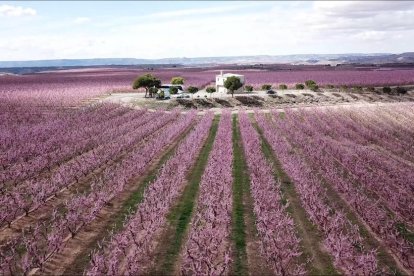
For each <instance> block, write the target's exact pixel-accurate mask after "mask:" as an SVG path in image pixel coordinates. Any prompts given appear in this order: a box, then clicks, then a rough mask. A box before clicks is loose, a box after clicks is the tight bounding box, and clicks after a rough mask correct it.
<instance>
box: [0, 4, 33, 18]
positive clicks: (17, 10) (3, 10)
mask: <svg viewBox="0 0 414 276" xmlns="http://www.w3.org/2000/svg"><path fill="white" fill-rule="evenodd" d="M36 14H37V12H36V10H35V9H32V8H24V7H20V6H11V5H0V16H7V17H21V16H34V15H36Z"/></svg>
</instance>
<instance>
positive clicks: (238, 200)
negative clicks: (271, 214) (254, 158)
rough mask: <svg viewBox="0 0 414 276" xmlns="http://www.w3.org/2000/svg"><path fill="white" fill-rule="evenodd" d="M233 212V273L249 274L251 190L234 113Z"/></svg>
mask: <svg viewBox="0 0 414 276" xmlns="http://www.w3.org/2000/svg"><path fill="white" fill-rule="evenodd" d="M233 177H234V180H233V212H232V227H233V230H232V239H233V242H234V245H235V252H234V258H235V259H234V264H233V271H232V272H233V273H232V274H233V275H247V274H248V270H247V267H246V265H247V253H246V224H245V221H244V213H245V210H244V204H243V194H245V193H247V192H249V191H248V189H249V183H250V179H249V175H248V173H247V164H246V161H245V159H244V154H243V148H242V144H241V136H240V130H239V126H238V121H237V115H233Z"/></svg>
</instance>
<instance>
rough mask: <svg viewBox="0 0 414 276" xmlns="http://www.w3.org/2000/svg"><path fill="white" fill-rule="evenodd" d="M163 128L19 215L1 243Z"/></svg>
mask: <svg viewBox="0 0 414 276" xmlns="http://www.w3.org/2000/svg"><path fill="white" fill-rule="evenodd" d="M172 123H173V122H172ZM162 129H163V128H160V129H158V130H157V131H156V132H154V133H151V134H150V135H149V136H147V137H145V138H144V139H143V140H140V141H139V142H137V143H136V144H134V145H132V146H130V147H128V148H125V149H123V150H122V151H121V152H120V153H119V154H118V156H117V157H116V158H115V159H113V160H110V161H109V162H107V163H104V164H103V165H101V166H99V167H98V168H96V169H95V170H93V171H92V172H90V173H89V174H87V175H86V176H83V177H82V178H80V179H79V181H78V182H73V183H72V184H70V185H68V186H67V187H65V188H63V189H61V190H60V191H59V192H57V193H56V194H55V195H52V196H50V197H49V198H48V199H47V201H46V202H45V204H43V205H41V206H40V207H38V208H37V209H35V210H32V211H31V212H29V214H28V215H27V216H25V215H22V216H20V217H18V218H17V219H15V220H14V221H13V223H12V225H11V227H10V228H9V227H7V226H5V227H3V228H2V229H1V230H0V245H3V244H4V243H5V242H7V241H9V240H11V239H13V238H15V237H18V236H19V235H21V234H22V231H23V230H25V229H28V228H29V227H31V226H34V225H35V224H36V223H37V222H39V221H41V220H45V219H47V218H48V217H50V214H51V213H52V212H53V210H55V209H57V208H59V207H60V206H62V205H63V204H64V202H65V201H66V200H68V199H69V198H70V197H71V196H72V195H74V194H75V193H77V192H79V191H81V190H85V189H88V188H89V184H90V181H91V180H92V179H94V178H95V177H96V176H98V175H100V174H101V173H103V171H104V170H105V169H107V168H109V167H111V166H112V165H114V164H116V163H118V162H120V161H121V160H122V159H123V158H124V157H126V156H127V155H128V154H129V153H130V152H131V151H133V150H134V149H137V148H139V147H142V146H143V145H144V144H145V143H146V142H148V141H150V140H151V139H153V137H156V135H157V133H158V132H159V131H161V130H162Z"/></svg>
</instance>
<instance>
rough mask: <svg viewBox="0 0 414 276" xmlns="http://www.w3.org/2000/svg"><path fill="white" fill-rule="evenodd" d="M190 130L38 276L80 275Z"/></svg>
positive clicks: (154, 161)
mask: <svg viewBox="0 0 414 276" xmlns="http://www.w3.org/2000/svg"><path fill="white" fill-rule="evenodd" d="M193 126H194V122H193V124H191V125H190V126H189V127H188V129H187V130H186V131H185V132H183V133H182V134H181V135H180V136H179V137H178V138H177V139H176V140H175V141H172V142H171V143H170V145H169V146H168V147H167V148H166V149H165V150H164V151H163V152H162V153H161V154H160V156H159V157H158V158H154V160H153V161H152V162H151V163H150V164H149V167H148V170H147V172H146V173H145V174H143V175H141V176H139V177H137V178H136V179H134V180H132V181H131V182H130V183H129V184H128V186H126V188H125V190H124V191H123V192H122V193H120V194H119V195H117V197H116V198H114V199H113V200H112V201H111V202H110V203H109V204H108V206H106V207H105V208H103V210H102V211H101V213H100V214H99V216H98V217H97V219H95V220H94V221H93V222H92V223H91V224H89V225H87V226H86V227H85V228H83V229H82V230H81V231H80V232H79V233H78V234H76V236H75V237H74V238H72V239H69V240H68V241H67V242H66V245H65V248H64V249H63V250H62V251H61V252H59V253H57V254H55V255H54V256H52V258H51V259H50V260H49V261H48V262H47V263H46V264H45V265H44V268H45V270H44V271H43V272H42V273H41V274H42V275H45V274H49V275H62V274H66V275H80V274H82V273H83V271H84V269H85V267H86V266H87V264H88V263H89V254H90V253H91V252H92V251H93V249H95V248H97V245H98V242H102V241H103V240H104V239H109V238H110V237H111V236H112V233H113V232H111V230H112V231H116V230H119V229H120V228H121V227H122V224H123V221H124V219H125V216H126V215H128V214H129V213H130V212H131V211H133V210H135V209H136V205H137V204H139V202H141V200H142V198H143V192H144V190H145V187H146V185H148V184H149V183H150V182H151V180H153V179H154V178H155V176H156V172H157V171H158V169H159V168H160V167H161V166H162V164H163V163H164V162H165V161H166V160H167V159H168V156H169V155H171V154H172V153H173V152H174V149H175V148H176V147H177V145H178V143H179V142H180V141H181V140H182V139H183V138H184V137H185V136H186V135H187V134H188V132H189V131H190V130H191V128H192V127H193ZM131 209H132V210H131ZM39 273H40V272H39Z"/></svg>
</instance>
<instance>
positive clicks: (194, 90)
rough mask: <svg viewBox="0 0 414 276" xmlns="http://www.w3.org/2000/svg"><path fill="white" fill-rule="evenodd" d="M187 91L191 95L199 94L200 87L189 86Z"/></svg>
mask: <svg viewBox="0 0 414 276" xmlns="http://www.w3.org/2000/svg"><path fill="white" fill-rule="evenodd" d="M187 91H188V92H189V93H191V94H194V93H197V91H198V87H195V86H189V87H188V88H187Z"/></svg>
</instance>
